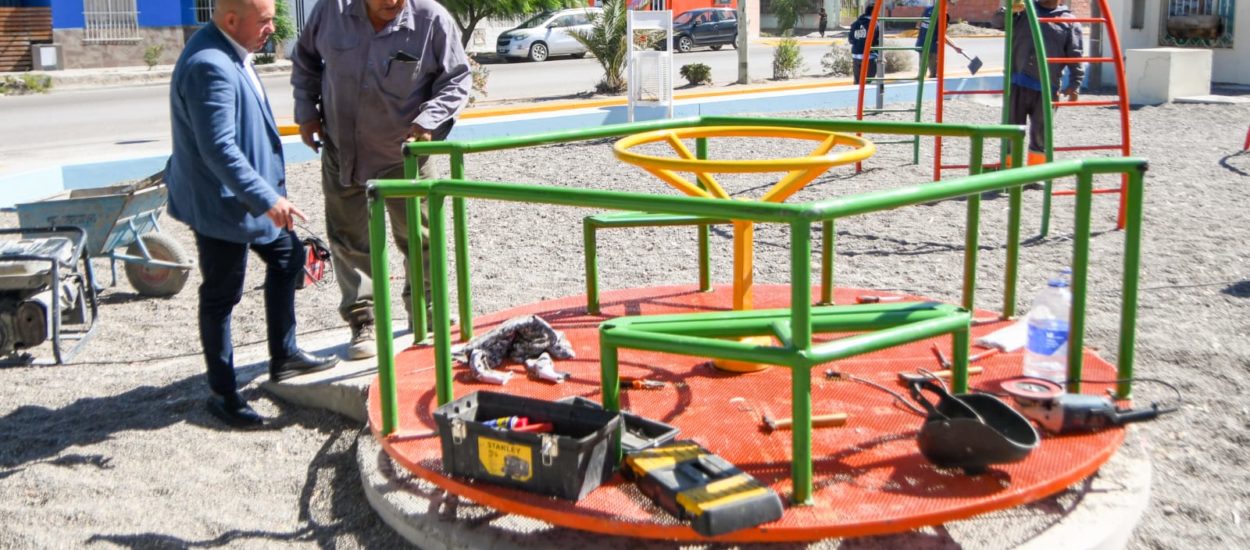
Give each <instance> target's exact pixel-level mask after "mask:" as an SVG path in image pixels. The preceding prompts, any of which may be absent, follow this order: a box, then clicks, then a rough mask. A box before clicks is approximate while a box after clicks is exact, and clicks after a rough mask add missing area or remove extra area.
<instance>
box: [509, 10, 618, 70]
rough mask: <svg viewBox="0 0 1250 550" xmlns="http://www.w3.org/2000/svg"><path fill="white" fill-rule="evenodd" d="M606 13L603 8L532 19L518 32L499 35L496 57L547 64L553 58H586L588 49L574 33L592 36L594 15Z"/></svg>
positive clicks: (564, 12)
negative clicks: (591, 25) (592, 18)
mask: <svg viewBox="0 0 1250 550" xmlns="http://www.w3.org/2000/svg"><path fill="white" fill-rule="evenodd" d="M600 13H603V9H602V8H575V9H568V10H560V11H553V12H546V13H540V14H538V15H535V16H534V17H531V18H529V19H528V20H526V21H525V22H524V23H521V24H520V26H518V27H516V28H515V29H510V30H507V31H504V32H503V33H502V34H500V35H499V42H498V43H497V44H496V47H495V53H497V54H499V55H500V56H502V57H503V58H504V59H506V60H513V59H529V60H531V61H546V60H547V58H548V57H551V56H553V55H572V56H576V57H582V56H584V55H586V48H584V47H582V44H581V42H578V41H577V40H575V39H574V38H573V36H572V34H573V33H574V32H578V31H580V32H589V31H590V18H591V16H592V15H597V14H600Z"/></svg>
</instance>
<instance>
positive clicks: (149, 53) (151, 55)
mask: <svg viewBox="0 0 1250 550" xmlns="http://www.w3.org/2000/svg"><path fill="white" fill-rule="evenodd" d="M164 51H165V46H162V45H160V44H150V45H148V47H146V48H144V49H143V62H144V63H147V64H148V70H149V71H150V70H152V67H155V66H156V65H157V63H160V62H161V54H162V53H164Z"/></svg>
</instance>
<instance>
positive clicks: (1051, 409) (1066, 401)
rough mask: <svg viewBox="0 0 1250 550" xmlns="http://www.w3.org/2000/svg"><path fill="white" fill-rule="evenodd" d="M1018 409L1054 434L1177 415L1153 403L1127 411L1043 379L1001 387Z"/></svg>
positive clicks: (1020, 380)
mask: <svg viewBox="0 0 1250 550" xmlns="http://www.w3.org/2000/svg"><path fill="white" fill-rule="evenodd" d="M1002 388H1003V391H1005V392H1007V393H1008V394H1009V395H1011V397H1012V399H1014V400H1015V402H1016V408H1017V409H1019V411H1020V414H1023V415H1024V417H1025V418H1028V419H1029V420H1032V421H1034V422H1036V423H1037V425H1038V426H1041V427H1042V429H1044V430H1046V431H1047V432H1050V433H1052V434H1057V435H1064V434H1071V433H1084V432H1095V431H1098V430H1102V429H1105V428H1109V427H1113V426H1123V425H1125V424H1128V423H1130V422H1143V421H1146V420H1153V419H1155V418H1157V417H1159V415H1161V414H1164V413H1169V412H1172V411H1175V410H1176V409H1175V408H1163V407H1160V406H1159V404H1157V403H1153V404H1151V405H1150V408H1149V409H1141V410H1136V409H1131V408H1129V409H1124V408H1119V407H1117V406H1116V405H1115V402H1113V401H1112V400H1111V399H1110V398H1107V397H1102V396H1098V395H1083V394H1076V393H1065V392H1064V390H1063V386H1060V385H1059V384H1056V383H1055V382H1051V381H1049V380H1043V379H1041V378H1014V379H1011V380H1007V381H1005V382H1003V383H1002Z"/></svg>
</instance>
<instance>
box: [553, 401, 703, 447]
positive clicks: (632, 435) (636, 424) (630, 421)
mask: <svg viewBox="0 0 1250 550" xmlns="http://www.w3.org/2000/svg"><path fill="white" fill-rule="evenodd" d="M556 403H572V404H574V405H577V406H579V407H592V408H596V409H599V410H603V405H600V404H599V402H597V401H594V400H591V399H587V398H585V397H582V396H580V395H574V396H572V397H565V398H564V399H561V400H559V401H556ZM621 419H622V421H623V422H624V423H625V430H624V431H623V432H622V433H621V450H622V451H624V453H625V454H630V453H636V452H638V451H641V450H643V449H650V448H652V447H655V446H656V445H663V444H665V443H668V442H669V441H672V440H673V439H675V438H676V437H677V433H678V432H680V431H681V428H678V427H676V426H673V425H670V424H665V423H663V422H660V421H659V420H651V419H650V418H645V417H642V416H638V415H636V414H634V413H631V412H628V411H621Z"/></svg>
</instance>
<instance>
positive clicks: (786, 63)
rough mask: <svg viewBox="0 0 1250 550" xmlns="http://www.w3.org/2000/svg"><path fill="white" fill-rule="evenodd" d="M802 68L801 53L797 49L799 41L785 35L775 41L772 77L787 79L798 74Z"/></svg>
mask: <svg viewBox="0 0 1250 550" xmlns="http://www.w3.org/2000/svg"><path fill="white" fill-rule="evenodd" d="M802 69H803V54H802V53H801V52H800V51H799V41H798V40H797V39H795V38H794V37H793V36H789V35H786V36H784V37H782V39H781V41H780V42H778V43H777V47H776V49H774V50H773V78H774V79H776V80H788V79H791V78H794V77H797V76H799V71H801V70H802Z"/></svg>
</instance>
